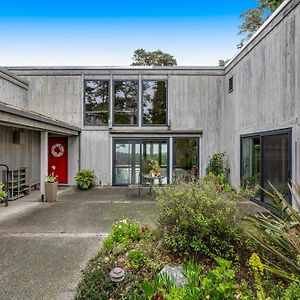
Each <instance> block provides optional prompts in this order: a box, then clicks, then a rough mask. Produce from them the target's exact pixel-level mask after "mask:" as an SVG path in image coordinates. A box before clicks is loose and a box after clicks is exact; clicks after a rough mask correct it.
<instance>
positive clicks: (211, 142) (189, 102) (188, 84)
mask: <svg viewBox="0 0 300 300" xmlns="http://www.w3.org/2000/svg"><path fill="white" fill-rule="evenodd" d="M222 88H223V76H207V75H203V76H180V75H177V76H170V79H169V93H170V99H169V103H170V120H171V124H172V126H171V128H172V129H173V130H199V129H200V130H203V134H202V142H201V166H202V170H201V171H202V174H205V169H206V167H207V165H208V160H209V157H210V156H211V155H212V154H214V153H216V152H219V151H220V120H221V119H220V117H221V103H222V95H223V90H222Z"/></svg>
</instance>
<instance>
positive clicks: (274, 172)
mask: <svg viewBox="0 0 300 300" xmlns="http://www.w3.org/2000/svg"><path fill="white" fill-rule="evenodd" d="M263 144H264V156H263V157H264V163H263V174H264V178H263V187H264V188H265V189H266V190H268V191H270V192H272V188H271V187H270V185H269V182H270V183H271V184H272V185H274V186H275V187H276V188H277V189H278V190H279V191H280V192H281V193H282V194H283V195H285V196H286V199H288V196H289V188H288V181H289V174H288V170H289V168H288V163H289V161H288V159H289V143H288V135H287V134H284V135H274V136H265V137H263ZM264 202H267V203H270V204H272V201H271V200H270V199H269V196H268V195H267V194H265V198H264Z"/></svg>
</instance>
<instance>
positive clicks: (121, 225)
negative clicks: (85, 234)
mask: <svg viewBox="0 0 300 300" xmlns="http://www.w3.org/2000/svg"><path fill="white" fill-rule="evenodd" d="M141 236H142V232H141V229H140V226H139V224H138V223H136V222H135V221H132V220H128V219H126V220H122V221H118V222H116V223H114V224H113V226H112V231H111V233H110V234H109V236H108V237H107V238H106V239H105V240H104V241H103V248H104V249H105V250H106V251H112V250H113V248H114V246H116V244H123V245H125V244H126V243H127V242H129V241H136V240H140V238H141ZM118 246H119V245H118ZM119 247H120V246H119ZM121 247H122V246H121Z"/></svg>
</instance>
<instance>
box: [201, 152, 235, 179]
mask: <svg viewBox="0 0 300 300" xmlns="http://www.w3.org/2000/svg"><path fill="white" fill-rule="evenodd" d="M225 159H226V154H225V152H223V153H215V154H213V156H211V157H210V159H209V163H208V167H207V169H206V171H207V174H209V173H212V174H213V175H215V176H218V175H222V174H223V175H224V176H225V172H228V171H229V170H228V169H227V168H225Z"/></svg>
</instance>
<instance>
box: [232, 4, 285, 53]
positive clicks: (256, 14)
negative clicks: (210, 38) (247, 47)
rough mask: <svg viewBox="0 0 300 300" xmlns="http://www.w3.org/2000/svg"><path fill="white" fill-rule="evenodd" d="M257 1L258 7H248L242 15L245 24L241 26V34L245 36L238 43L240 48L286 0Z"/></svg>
mask: <svg viewBox="0 0 300 300" xmlns="http://www.w3.org/2000/svg"><path fill="white" fill-rule="evenodd" d="M257 1H258V6H257V7H256V8H254V9H247V10H245V11H244V12H243V13H242V14H241V15H240V17H241V18H242V19H243V24H242V25H241V26H239V35H242V36H243V38H242V40H241V42H240V43H239V44H238V45H237V47H238V48H242V47H243V45H244V43H245V42H247V41H248V40H249V39H250V38H251V36H252V35H253V34H254V33H255V32H256V31H257V30H258V29H259V28H260V27H261V25H262V24H263V23H264V22H265V21H266V20H267V18H268V17H269V16H270V14H271V13H272V12H274V11H275V10H276V9H277V8H278V6H279V5H280V4H281V3H282V2H283V1H284V0H257Z"/></svg>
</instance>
